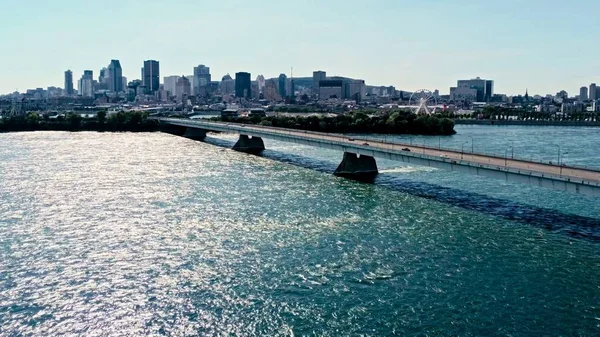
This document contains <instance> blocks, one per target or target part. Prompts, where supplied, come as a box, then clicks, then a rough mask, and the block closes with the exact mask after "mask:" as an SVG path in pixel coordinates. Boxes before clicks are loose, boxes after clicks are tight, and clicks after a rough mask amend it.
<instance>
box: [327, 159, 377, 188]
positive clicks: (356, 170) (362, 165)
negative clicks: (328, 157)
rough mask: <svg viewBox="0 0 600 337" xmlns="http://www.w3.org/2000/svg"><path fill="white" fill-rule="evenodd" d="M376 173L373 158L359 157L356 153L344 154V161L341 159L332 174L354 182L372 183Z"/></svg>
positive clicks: (375, 164)
mask: <svg viewBox="0 0 600 337" xmlns="http://www.w3.org/2000/svg"><path fill="white" fill-rule="evenodd" d="M378 173H379V171H378V170H377V162H375V158H373V157H371V156H365V155H361V156H360V157H359V156H358V155H357V154H356V153H349V152H344V159H342V162H341V163H340V165H339V166H338V168H337V170H335V173H334V174H335V175H336V176H340V177H345V178H350V179H354V180H359V181H365V182H372V181H373V180H374V179H375V177H376V176H377V174H378Z"/></svg>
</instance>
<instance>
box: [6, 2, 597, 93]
mask: <svg viewBox="0 0 600 337" xmlns="http://www.w3.org/2000/svg"><path fill="white" fill-rule="evenodd" d="M1 8H2V13H3V14H4V15H2V20H0V32H1V34H0V45H2V52H0V62H1V64H3V65H4V66H3V67H2V69H1V70H0V93H7V92H12V91H14V90H16V89H17V88H18V89H19V90H20V91H24V90H25V89H27V88H34V87H47V86H60V87H62V86H63V73H64V71H65V70H66V69H71V70H72V71H73V72H74V77H75V79H78V78H79V77H80V76H81V74H82V72H83V70H85V69H92V70H94V76H95V77H97V76H98V72H99V70H100V68H101V67H104V66H107V65H108V63H109V62H110V60H111V59H113V58H116V59H119V60H121V65H122V66H123V74H124V75H125V76H127V77H128V79H129V80H132V79H134V78H139V76H140V75H139V74H140V68H141V66H142V62H143V60H145V59H156V60H158V61H160V65H161V77H163V76H166V75H183V74H191V73H192V68H193V67H194V66H197V65H198V64H205V65H207V66H209V67H211V73H212V74H213V78H215V79H220V78H221V77H222V76H223V75H224V74H226V73H231V74H232V75H233V73H235V72H236V71H249V72H251V73H252V77H253V78H255V77H256V76H257V75H259V74H263V75H264V76H265V77H267V78H268V77H274V76H277V75H279V74H280V73H286V74H288V75H289V73H290V68H291V67H292V66H293V67H294V75H295V76H311V75H312V71H313V70H326V71H327V72H328V75H342V76H348V77H355V78H362V79H364V80H366V81H367V84H372V85H395V86H396V87H397V88H399V89H403V90H414V89H420V88H427V89H431V90H434V89H439V90H440V91H441V92H442V93H447V92H448V90H449V89H448V88H449V87H450V86H452V85H455V84H456V80H457V79H466V78H472V77H476V76H480V77H483V78H488V79H493V80H495V86H496V88H495V89H496V92H501V93H507V94H518V93H524V92H525V89H526V88H529V92H530V93H540V94H546V93H555V92H557V91H559V90H561V89H565V90H567V91H568V92H569V93H570V94H575V93H576V91H578V90H579V87H581V86H582V85H589V84H590V83H591V82H598V83H600V43H599V41H600V38H599V37H600V19H599V16H598V15H599V13H600V1H598V0H575V1H571V2H564V1H557V0H544V1H542V0H504V1H499V0H490V1H481V0H478V1H475V0H420V1H416V0H412V1H404V0H371V1H366V0H363V1H356V0H326V1H325V0H321V1H317V0H304V1H300V0H298V1H286V0H279V1H277V0H257V1H242V0H218V1H217V0H213V1H206V0H170V1H165V0H160V1H156V0H118V1H117V0H104V1H93V2H92V1H81V0H77V1H73V0H54V1H47V0H30V1H10V0H6V1H4V3H3V4H2V6H1Z"/></svg>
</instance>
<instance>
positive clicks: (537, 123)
mask: <svg viewBox="0 0 600 337" xmlns="http://www.w3.org/2000/svg"><path fill="white" fill-rule="evenodd" d="M454 124H455V125H489V126H580V127H600V121H599V122H576V121H563V122H561V121H513V120H489V119H455V120H454Z"/></svg>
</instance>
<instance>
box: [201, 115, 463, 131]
mask: <svg viewBox="0 0 600 337" xmlns="http://www.w3.org/2000/svg"><path fill="white" fill-rule="evenodd" d="M212 120H215V121H224V122H229V123H240V124H250V125H263V126H273V127H279V128H287V129H295V130H305V131H318V132H329V133H359V134H360V133H372V134H373V133H374V134H411V135H437V136H449V135H453V134H455V133H456V132H455V131H454V122H453V121H452V120H451V119H448V118H440V117H436V116H417V115H415V114H413V113H410V112H405V111H393V112H386V113H383V114H377V115H367V114H365V113H363V112H356V113H348V114H343V115H338V116H322V115H321V116H306V117H302V116H281V115H278V116H252V117H227V116H223V117H216V118H212Z"/></svg>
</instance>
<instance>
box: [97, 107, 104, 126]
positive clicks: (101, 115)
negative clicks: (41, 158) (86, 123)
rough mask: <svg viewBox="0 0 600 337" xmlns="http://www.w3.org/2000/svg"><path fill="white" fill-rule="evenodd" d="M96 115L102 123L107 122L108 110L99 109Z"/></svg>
mask: <svg viewBox="0 0 600 337" xmlns="http://www.w3.org/2000/svg"><path fill="white" fill-rule="evenodd" d="M96 117H97V118H98V123H100V124H104V123H106V111H104V110H102V111H98V113H97V114H96Z"/></svg>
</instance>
